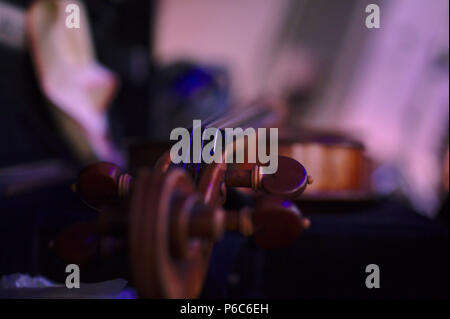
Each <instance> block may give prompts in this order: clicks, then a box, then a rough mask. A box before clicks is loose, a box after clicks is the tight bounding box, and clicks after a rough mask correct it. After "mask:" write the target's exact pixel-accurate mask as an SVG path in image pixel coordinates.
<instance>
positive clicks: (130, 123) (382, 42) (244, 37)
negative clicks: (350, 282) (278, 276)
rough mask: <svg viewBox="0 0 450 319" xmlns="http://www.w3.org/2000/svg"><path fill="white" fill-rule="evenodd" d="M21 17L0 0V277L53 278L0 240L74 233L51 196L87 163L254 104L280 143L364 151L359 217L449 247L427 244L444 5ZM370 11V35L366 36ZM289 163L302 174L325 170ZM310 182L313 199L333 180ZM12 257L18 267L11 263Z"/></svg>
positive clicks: (443, 61)
mask: <svg viewBox="0 0 450 319" xmlns="http://www.w3.org/2000/svg"><path fill="white" fill-rule="evenodd" d="M31 3H32V1H27V0H16V1H14V0H0V146H1V152H0V201H1V202H3V204H2V206H0V207H2V211H0V214H2V213H3V214H5V215H8V216H12V217H10V218H11V219H10V220H8V219H6V218H3V217H2V216H0V229H4V230H5V232H4V234H3V235H4V237H3V236H2V241H7V240H8V241H10V240H12V241H15V242H16V243H18V244H17V245H15V246H14V248H5V249H4V250H3V254H2V256H3V257H2V259H1V260H2V262H3V261H4V262H3V264H2V265H0V273H3V274H6V273H11V272H16V271H24V272H31V273H32V272H37V271H41V270H42V269H45V268H46V267H47V268H51V267H56V266H55V265H54V264H52V265H48V264H45V265H43V264H42V262H41V261H40V260H41V259H40V258H38V256H37V254H38V253H37V251H40V250H39V249H38V250H36V247H34V246H33V247H31V246H30V244H29V241H27V239H24V238H22V237H20V235H19V233H21V232H17V231H14V232H6V229H9V228H11V229H13V227H12V226H11V224H14V225H16V227H18V228H19V229H21V230H23V232H29V233H32V234H34V235H33V236H37V237H39V238H41V237H45V236H51V235H50V234H49V233H51V231H48V232H49V233H47V232H46V231H47V228H48V229H52V228H55V227H56V226H57V225H58V227H59V225H61V224H70V222H71V221H73V220H76V219H77V218H79V216H80V215H79V214H78V213H77V214H78V215H77V214H75V213H74V211H77V210H79V209H80V207H79V206H78V205H80V204H79V203H78V202H77V201H76V199H75V198H73V196H72V195H67V194H66V195H64V196H62V195H61V196H60V197H59V198H54V197H53V195H52V194H54V193H53V191H50V192H49V191H48V189H50V190H52V189H55V188H56V189H57V187H58V185H61V184H64V183H69V182H70V181H71V180H73V179H74V178H75V176H76V173H77V171H78V170H79V169H80V168H81V167H83V166H84V165H86V164H88V163H92V162H95V161H99V160H106V161H113V162H116V163H118V164H120V165H121V166H123V167H124V168H126V167H129V165H130V156H129V149H130V145H139V143H141V142H143V141H152V142H154V143H162V144H164V143H167V141H168V139H169V134H170V131H171V129H172V128H174V127H179V126H184V127H190V125H192V119H206V118H208V117H210V116H213V115H216V114H223V113H227V112H229V111H235V110H236V109H237V110H238V111H239V110H243V109H245V107H246V105H249V104H250V103H251V102H252V101H255V100H257V99H263V100H264V99H277V100H282V101H284V105H285V107H286V109H287V114H288V116H287V118H286V120H285V121H284V122H283V124H282V126H280V130H281V131H283V132H288V133H286V134H287V135H289V138H287V139H286V140H289V141H293V140H295V141H296V142H298V141H301V140H303V138H304V135H307V136H308V140H309V141H311V136H313V140H314V141H316V140H317V139H318V140H321V138H323V137H324V136H325V139H326V142H325V143H324V144H322V143H319V146H322V145H326V146H327V145H329V143H334V142H333V141H336V140H337V141H338V142H336V144H333V146H340V145H342V144H346V145H347V144H350V145H352V146H354V149H355V150H362V152H363V153H362V155H361V156H364V165H367V169H365V170H364V173H361V172H360V171H358V174H365V175H364V176H365V178H366V182H367V185H366V184H365V185H364V194H363V195H362V196H360V194H361V192H356V193H357V194H358V196H356V201H359V202H364V203H366V204H368V205H369V206H370V204H371V203H372V201H377V200H379V199H380V198H381V199H382V200H385V199H388V200H393V201H394V202H395V203H400V204H399V205H401V207H403V208H402V209H407V210H408V211H409V212H411V214H407V217H405V220H407V222H406V224H405V225H403V224H402V227H403V226H404V228H405V229H409V230H410V231H411V233H413V234H414V231H413V230H411V229H412V228H414V227H416V226H411V225H412V224H414V225H430V226H429V227H430V228H427V230H426V231H425V233H424V234H425V235H423V236H424V237H425V238H429V237H430V236H431V237H432V236H434V235H435V234H436V233H439V234H441V235H442V234H443V235H442V236H443V238H445V240H446V241H448V233H446V232H445V231H443V233H442V232H441V231H442V229H440V228H439V229H438V230H435V229H434V228H433V227H435V226H434V225H435V224H434V223H435V221H436V220H439V221H440V220H444V222H447V223H448V217H447V216H448V212H447V210H448V207H447V206H446V205H447V204H446V203H447V201H448V128H449V65H448V57H449V43H448V38H449V34H448V30H449V3H448V1H446V0H433V1H426V0H409V1H397V0H377V1H368V0H346V1H334V0H227V1H209V0H189V1H181V0H164V1H142V0H139V1H137V0H129V1H121V0H95V1H94V0H92V1H90V0H86V1H82V2H75V1H54V0H41V1H35V2H34V4H33V5H32V6H31ZM68 3H77V4H79V5H80V6H81V28H80V29H69V28H67V27H66V25H65V22H66V19H67V15H68V13H67V12H65V10H64V9H65V5H67V4H68ZM371 3H374V4H377V5H378V7H379V9H380V12H379V13H380V28H367V27H366V19H367V16H368V15H369V14H370V13H368V12H366V7H367V5H368V4H371ZM305 132H306V133H307V134H305ZM315 137H317V139H314V138H315ZM297 138H298V139H297ZM330 141H331V142H330ZM302 145H303V144H302ZM308 145H309V144H308ZM308 151H311V149H308ZM293 152H294V153H293V154H297V155H298V156H299V157H298V158H299V159H301V160H304V161H305V163H307V164H308V165H311V167H310V168H311V170H313V171H314V170H315V169H317V167H315V165H314V162H317V161H318V160H317V158H316V157H315V156H323V154H324V153H320V152H319V151H317V153H314V151H313V153H308V154H312V155H308V156H309V157H308V156H307V155H305V154H306V153H304V152H305V150H302V151H301V152H300V153H301V154H300V153H299V151H293ZM296 152H297V153H296ZM314 154H316V155H314ZM327 154H328V153H327ZM311 156H312V157H311ZM308 158H309V160H308ZM311 158H312V160H311ZM338 162H339V159H337V160H336V162H334V163H335V164H336V163H338ZM309 163H312V164H309ZM339 163H340V162H339ZM360 164H361V163H360ZM360 164H358V165H360ZM308 165H305V166H306V168H307V169H308V168H309V167H308ZM333 165H334V164H333ZM355 165H356V164H355ZM361 165H363V164H361ZM313 166H314V167H313ZM333 167H334V166H333ZM358 167H359V166H358ZM364 167H366V166H364ZM348 168H349V167H346V166H345V165H344V167H343V168H341V166H340V165H338V164H336V170H340V169H342V170H344V169H348ZM330 174H331V173H330ZM333 174H335V175H333V176H337V173H336V172H333ZM316 175H317V176H318V177H320V178H321V179H323V180H324V182H323V183H324V184H322V180H319V182H318V183H319V184H316V185H319V186H320V185H325V184H326V180H327V179H328V180H329V179H333V178H334V177H330V176H331V175H327V174H325V173H323V171H317V172H316ZM322 175H323V176H322ZM366 175H367V176H366ZM319 186H316V187H319ZM357 191H358V190H357ZM328 194H329V193H328ZM345 194H347V193H345ZM318 198H319V200H320V199H322V200H324V201H327V200H328V201H329V200H330V197H327V196H324V197H323V196H322V197H320V196H319V197H318ZM314 200H315V199H314ZM314 200H312V202H314ZM331 200H333V203H334V202H335V201H336V197H333V196H331ZM345 200H350V201H355V196H354V194H352V196H350V197H348V198H345ZM345 200H343V199H342V196H340V197H339V198H337V202H342V201H345ZM27 203H33V204H32V206H29V205H27ZM310 204H311V203H308V205H310ZM39 205H41V206H39ZM42 205H43V206H42ZM396 205H397V204H396ZM39 207H40V208H39ZM42 207H47V208H49V209H50V210H59V211H60V212H61V213H60V214H59V215H58V213H56V215H55V213H51V212H50V211H47V212H46V213H45V214H44V213H41V211H42V210H45V209H43V208H42ZM68 207H69V208H68ZM373 207H375V206H373ZM377 207H378V206H377ZM383 207H384V206H383ZM383 207H382V208H380V209H381V210H383V211H384V214H387V215H383V216H384V217H383V222H385V223H386V224H387V225H390V224H389V223H390V222H391V221H392V223H393V224H395V223H397V222H398V221H399V220H398V219H396V218H397V217H395V216H397V215H395V214H396V211H399V210H402V209H400V208H398V209H397V208H395V207H397V206H395V207H394V208H392V206H389V207H390V208H383ZM405 207H406V208H405ZM369 210H370V209H369ZM30 211H33V212H34V213H32V214H31V215H30V214H29V212H30ZM62 211H64V213H63V212H62ZM387 212H388V213H387ZM85 214H86V216H89V212H86V213H85ZM374 214H375V213H374ZM420 215H423V216H425V218H423V219H422V217H420V218H419V217H416V216H420ZM30 216H31V217H30ZM74 216H75V217H74ZM83 216H84V215H83ZM346 216H347V215H346ZM371 216H372V215H371ZM402 216H403V215H402ZM405 216H406V215H405ZM333 218H334V217H333ZM333 218H332V219H331V220H328V219H327V220H326V221H324V223H325V224H326V225H327V227H329V228H328V229H331V228H333V225H334V226H336V227H339V226H338V225H340V223H346V222H348V223H349V224H348V225H351V226H352V227H353V229H355V228H357V227H361V220H359V219H357V221H356V222H355V224H352V222H354V220H352V218H353V217H349V218H350V219H349V220H346V219H345V218H344V219H336V220H335V219H333ZM346 218H347V217H346ZM391 218H393V219H391ZM402 218H403V217H402ZM415 218H419V219H417V220H416V219H415ZM429 219H430V220H432V221H430V220H429ZM313 221H314V220H313ZM320 221H321V220H320V219H319V221H318V222H319V225H320ZM368 223H369V224H370V225H372V226H373V227H376V226H374V225H377V221H376V219H375V222H374V221H372V220H371V219H370V218H369V222H368ZM409 223H412V224H409ZM428 223H433V224H428ZM363 224H364V223H363ZM42 225H44V226H45V227H44V226H42ZM431 225H432V226H431ZM444 225H445V224H444ZM41 226H42V227H41ZM336 227H334V228H336ZM349 227H350V226H349ZM387 227H388V228H389V226H387ZM411 227H412V228H411ZM420 227H421V226H420ZM420 227H419V228H420ZM426 227H428V226H426ZM42 228H45V231H44V233H45V235H42ZM402 229H403V228H402ZM414 229H415V228H414ZM52 231H53V230H52ZM361 232H362V233H364V231H362V230H361ZM369 233H370V231H368V232H367V234H369ZM419 233H420V231H419ZM329 236H332V235H330V234H329ZM37 237H33V238H34V240H36V241H37V242H39V240H37V239H36V238H37ZM325 237H326V236H325ZM388 237H389V239H386V242H389V241H390V238H391V237H390V235H389V236H388ZM413 237H414V236H413ZM419 237H420V236H419ZM45 238H46V237H45ZM439 238H440V237H439ZM28 240H29V239H28ZM402 240H403V239H402ZM418 242H419V244H418V245H419V246H420V245H421V243H422V241H418ZM321 243H322V242H321ZM346 243H347V244H348V242H346ZM36 245H38V244H36ZM39 245H40V244H39ZM399 247H401V246H399ZM420 247H422V246H420ZM21 249H22V250H23V251H26V252H28V253H24V254H19V255H20V257H17V251H18V250H21ZM42 249H43V248H42ZM424 249H425V248H424ZM291 253H292V252H291ZM247 257H248V256H247ZM247 257H245V258H247ZM277 258H280V257H279V256H278V257H277ZM446 258H447V259H446V261H444V262H443V263H442V264H444V265H445V263H446V264H447V265H448V256H447V257H446ZM283 260H284V259H283ZM387 260H389V258H387ZM430 260H432V258H431V257H430ZM437 260H439V259H437ZM421 262H423V263H426V261H425V260H422V261H421ZM55 263H56V262H55ZM435 267H437V268H439V267H440V266H436V265H435ZM244 268H245V267H244ZM447 278H448V273H447ZM255 280H256V279H255ZM272 284H273V283H272ZM249 285H250V284H249ZM274 285H275V284H274ZM275 286H276V285H275ZM271 287H272V288H273V287H274V286H271ZM274 289H275V288H274ZM447 289H448V288H447ZM286 291H287V290H286ZM235 293H236V294H235V296H239V294H238V293H237V292H236V291H235ZM316 293H317V291H316ZM213 295H214V294H213ZM275 295H276V294H275ZM285 295H286V296H287V295H289V294H288V293H287V292H286V294H285ZM430 295H433V293H430ZM447 295H448V290H447ZM277 296H284V294H283V293H279V294H278V295H277Z"/></svg>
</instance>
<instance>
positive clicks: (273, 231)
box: [226, 196, 311, 249]
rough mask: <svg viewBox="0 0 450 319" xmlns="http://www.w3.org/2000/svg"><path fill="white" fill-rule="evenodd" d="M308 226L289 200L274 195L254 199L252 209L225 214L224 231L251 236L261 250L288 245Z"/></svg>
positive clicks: (306, 221)
mask: <svg viewBox="0 0 450 319" xmlns="http://www.w3.org/2000/svg"><path fill="white" fill-rule="evenodd" d="M310 224H311V222H310V221H309V219H308V218H304V217H302V215H301V213H300V211H299V209H298V208H297V207H296V206H295V205H294V204H293V203H292V202H291V201H289V200H287V199H283V198H280V197H274V196H262V197H260V198H258V199H257V200H256V202H255V207H254V208H253V209H250V208H243V209H241V210H239V211H227V212H226V229H227V230H229V231H238V232H240V233H241V234H242V235H244V236H250V235H253V236H254V240H255V242H256V244H257V245H258V246H260V247H261V248H264V249H273V248H279V247H283V246H286V245H289V244H291V243H292V242H294V241H295V240H296V239H297V238H298V237H299V236H300V234H301V232H302V230H303V229H308V228H309V227H310Z"/></svg>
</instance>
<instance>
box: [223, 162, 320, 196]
mask: <svg viewBox="0 0 450 319" xmlns="http://www.w3.org/2000/svg"><path fill="white" fill-rule="evenodd" d="M310 183H312V178H311V177H310V176H308V175H307V173H306V170H305V168H304V167H303V165H302V164H300V163H299V162H297V161H296V160H294V159H292V158H289V157H285V156H278V170H277V171H276V172H275V173H273V174H265V173H264V169H263V166H260V165H255V166H254V167H253V168H252V169H230V170H227V171H226V173H225V184H226V185H227V186H231V187H251V188H252V189H254V190H263V191H265V192H266V193H268V194H272V195H277V196H282V197H286V198H290V199H297V198H298V197H299V196H300V195H301V194H302V193H303V191H304V190H305V188H306V185H307V184H310Z"/></svg>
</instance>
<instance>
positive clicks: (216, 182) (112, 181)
mask: <svg viewBox="0 0 450 319" xmlns="http://www.w3.org/2000/svg"><path fill="white" fill-rule="evenodd" d="M236 144H237V143H236V142H233V143H232V144H231V145H230V147H236ZM244 145H245V144H244ZM260 168H261V165H258V164H254V165H250V166H249V165H247V164H245V163H244V164H234V165H228V164H227V163H225V161H223V162H222V163H212V164H204V163H201V164H199V165H197V166H195V165H194V166H190V167H186V166H184V167H180V165H173V164H172V163H171V161H170V155H169V151H167V152H166V153H164V154H163V155H162V156H161V157H160V158H159V160H158V161H157V163H156V165H155V166H154V168H153V169H151V170H150V169H148V168H143V169H141V170H140V171H139V172H138V173H137V175H136V177H135V178H133V177H131V176H130V175H129V174H127V173H122V172H121V170H120V169H119V167H118V166H117V165H114V164H111V163H97V164H93V165H91V166H88V167H86V168H85V169H84V170H83V171H82V172H81V174H80V176H79V178H78V180H77V182H76V184H75V185H74V190H76V192H77V193H78V194H79V195H80V197H81V198H82V199H83V200H84V201H85V202H86V203H87V204H88V205H89V206H91V207H94V208H95V209H97V210H98V211H99V216H98V218H97V220H96V221H95V222H92V223H81V224H78V225H74V226H73V227H72V228H71V229H69V230H67V231H65V232H63V233H62V234H61V236H60V237H59V239H58V240H57V241H56V247H55V249H56V251H57V253H58V255H59V256H60V257H61V258H62V259H63V260H65V261H67V262H78V263H81V264H83V263H86V262H89V260H92V259H93V258H94V257H95V256H96V255H98V254H100V255H106V256H109V255H114V254H117V253H120V252H124V251H125V252H127V254H128V256H129V263H130V271H131V276H132V279H133V282H134V285H135V286H136V288H137V290H138V294H139V296H140V297H143V298H193V297H196V296H198V295H199V293H200V291H201V288H202V286H203V281H204V278H205V275H206V271H207V269H208V265H209V259H210V254H211V249H212V245H213V243H214V241H216V240H218V239H219V238H220V237H221V235H222V234H223V232H224V231H238V232H240V233H241V234H242V235H244V236H250V235H253V236H254V240H255V242H256V243H257V244H258V245H259V246H260V247H262V248H268V249H269V248H277V247H281V246H283V245H287V244H289V243H291V242H293V241H294V240H296V239H297V238H298V236H299V235H300V233H301V232H302V230H303V229H306V228H308V227H309V224H310V222H309V220H308V219H306V218H303V217H302V215H301V213H300V211H299V210H298V208H297V207H296V206H295V205H294V204H293V203H292V202H291V201H290V200H293V199H296V198H298V197H299V196H300V195H301V193H302V192H303V191H304V190H305V188H306V186H307V184H308V176H307V173H306V170H305V169H304V167H303V166H302V165H301V164H300V163H298V162H297V161H295V160H293V159H291V158H288V157H283V156H280V157H278V170H277V172H276V173H275V174H271V175H265V174H264V173H262V172H263V170H261V169H260ZM229 187H233V188H234V187H244V188H252V189H253V190H255V191H257V192H259V193H261V194H263V195H261V196H259V197H257V199H256V201H255V205H254V207H253V208H249V207H244V208H242V209H240V210H233V211H225V210H224V209H223V208H222V205H223V204H224V202H225V198H226V197H225V195H226V191H227V188H229ZM92 234H95V235H97V238H98V240H96V241H91V242H90V243H89V244H83V243H86V242H87V241H88V240H87V238H92ZM74 239H76V241H77V243H75V244H74ZM67 247H71V249H67Z"/></svg>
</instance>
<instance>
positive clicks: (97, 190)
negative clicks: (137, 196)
mask: <svg viewBox="0 0 450 319" xmlns="http://www.w3.org/2000/svg"><path fill="white" fill-rule="evenodd" d="M131 180H132V178H131V176H130V175H128V174H126V173H122V172H121V170H120V168H119V166H117V165H116V164H112V163H106V162H101V163H96V164H92V165H89V166H87V167H86V168H84V169H83V170H82V171H81V173H80V175H79V176H78V179H77V182H76V183H75V184H74V185H73V186H72V189H73V190H74V191H75V192H77V193H78V194H79V195H80V197H81V198H82V200H83V201H84V202H85V203H86V204H87V205H89V206H91V207H93V208H95V209H100V208H101V207H102V206H105V205H115V204H117V203H118V202H119V201H120V200H124V199H127V198H128V196H129V193H130V188H131Z"/></svg>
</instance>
